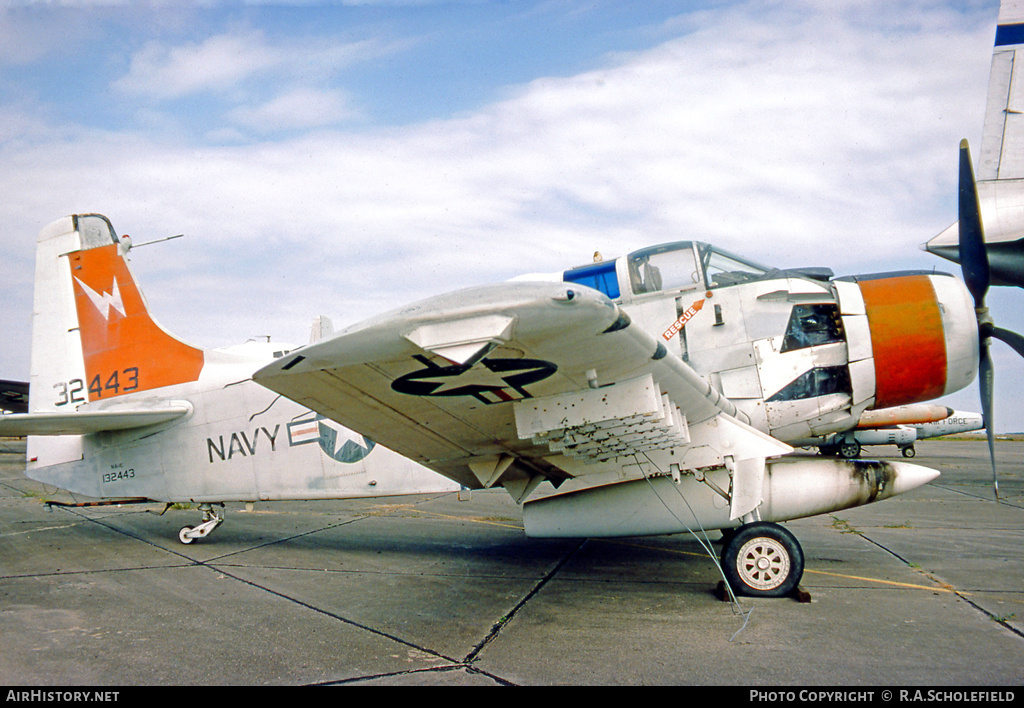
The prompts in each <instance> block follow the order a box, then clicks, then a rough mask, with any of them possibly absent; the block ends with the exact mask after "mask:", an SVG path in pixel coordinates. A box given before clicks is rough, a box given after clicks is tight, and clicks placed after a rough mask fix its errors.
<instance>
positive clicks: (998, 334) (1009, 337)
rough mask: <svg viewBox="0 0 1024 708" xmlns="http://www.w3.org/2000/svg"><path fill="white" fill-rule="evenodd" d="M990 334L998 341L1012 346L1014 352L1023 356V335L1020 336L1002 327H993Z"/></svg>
mask: <svg viewBox="0 0 1024 708" xmlns="http://www.w3.org/2000/svg"><path fill="white" fill-rule="evenodd" d="M991 334H992V336H993V337H995V338H996V339H998V340H999V341H1000V342H1004V343H1006V344H1008V345H1010V346H1011V347H1013V350H1014V351H1015V352H1017V353H1018V354H1020V355H1021V356H1022V357H1024V336H1021V335H1019V334H1017V333H1016V332H1011V331H1010V330H1008V329H1003V328H1002V327H993V328H992V330H991Z"/></svg>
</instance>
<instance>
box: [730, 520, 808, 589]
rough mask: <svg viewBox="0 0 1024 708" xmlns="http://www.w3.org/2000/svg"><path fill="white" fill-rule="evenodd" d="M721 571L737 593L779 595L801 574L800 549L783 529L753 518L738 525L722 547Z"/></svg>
mask: <svg viewBox="0 0 1024 708" xmlns="http://www.w3.org/2000/svg"><path fill="white" fill-rule="evenodd" d="M722 570H723V572H724V573H725V579H726V580H727V581H728V582H729V585H730V586H731V587H732V589H733V590H734V591H735V592H736V593H738V594H740V595H749V596H752V597H782V596H784V595H788V594H789V593H790V592H792V591H793V590H794V589H796V586H797V585H798V584H799V583H800V579H801V578H802V577H803V574H804V552H803V550H802V549H801V548H800V542H799V541H797V540H796V537H795V536H794V535H793V534H791V533H790V532H789V531H787V530H786V529H784V528H782V527H781V526H779V525H778V524H774V523H771V522H768V521H757V522H754V523H752V524H746V525H745V526H741V527H740V529H739V530H738V531H737V532H736V535H735V536H733V538H732V539H731V540H730V542H729V543H728V545H726V546H725V548H724V549H722Z"/></svg>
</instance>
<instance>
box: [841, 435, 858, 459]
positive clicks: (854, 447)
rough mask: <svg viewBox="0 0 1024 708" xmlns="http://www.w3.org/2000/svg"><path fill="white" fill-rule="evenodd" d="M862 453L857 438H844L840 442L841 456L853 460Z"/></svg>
mask: <svg viewBox="0 0 1024 708" xmlns="http://www.w3.org/2000/svg"><path fill="white" fill-rule="evenodd" d="M859 454H860V443H859V442H857V441H856V440H843V441H842V442H841V443H839V456H840V457H843V458H845V459H847V460H852V459H853V458H855V457H857V455H859Z"/></svg>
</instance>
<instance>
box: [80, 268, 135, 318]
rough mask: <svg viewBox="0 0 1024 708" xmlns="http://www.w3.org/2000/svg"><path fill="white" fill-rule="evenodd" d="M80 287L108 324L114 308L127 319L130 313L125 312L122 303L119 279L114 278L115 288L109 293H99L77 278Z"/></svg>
mask: <svg viewBox="0 0 1024 708" xmlns="http://www.w3.org/2000/svg"><path fill="white" fill-rule="evenodd" d="M75 280H76V281H77V282H78V284H79V285H81V286H82V290H83V291H84V292H85V294H86V295H88V296H89V300H91V301H92V304H93V305H95V306H96V309H97V310H99V311H100V314H101V315H103V319H105V320H106V321H107V322H109V321H110V308H111V307H113V308H114V309H115V310H117V311H118V312H120V313H121V316H122V317H126V316H127V314H128V313H126V312H125V310H124V303H123V302H121V290H120V289H119V288H118V287H117V278H116V277H115V278H114V287H113V289H112V291H111V292H109V293H102V294H101V293H98V292H96V291H95V290H93V289H92V288H90V287H89V286H88V285H86V284H85V283H83V282H82V281H81V280H80V279H79V278H77V277H76V278H75Z"/></svg>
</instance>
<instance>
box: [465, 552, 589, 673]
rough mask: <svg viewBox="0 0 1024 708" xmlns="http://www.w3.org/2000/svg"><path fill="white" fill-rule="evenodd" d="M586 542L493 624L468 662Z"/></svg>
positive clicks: (468, 661)
mask: <svg viewBox="0 0 1024 708" xmlns="http://www.w3.org/2000/svg"><path fill="white" fill-rule="evenodd" d="M586 542H587V539H583V540H582V541H580V542H579V543H578V544H576V545H575V546H574V547H573V548H572V549H570V550H569V552H568V553H566V554H565V556H564V557H563V558H562V559H561V560H560V561H559V562H558V563H557V564H556V565H555V566H554V567H553V568H552V569H551V570H550V571H548V572H547V573H545V574H544V577H542V578H541V579H540V580H539V581H537V583H536V584H535V585H534V586H533V587H532V588H531V589H530V591H529V592H528V593H526V595H524V596H523V598H522V599H521V600H520V601H519V602H517V603H516V604H515V606H514V607H513V608H512V609H511V610H510V611H509V612H508V614H506V615H504V616H502V617H501V618H500V619H499V620H498V621H497V622H495V623H494V624H493V625H492V626H491V630H490V631H489V632H488V633H487V636H485V637H484V638H483V639H482V640H481V641H480V642H479V643H478V644H477V645H476V646H475V647H473V650H472V651H470V652H469V654H467V655H466V658H465V663H466V664H471V663H472V662H474V661H476V659H477V657H479V656H480V652H482V651H483V650H484V648H485V647H486V646H487V645H488V644H490V643H491V642H492V641H494V639H495V638H496V637H497V636H498V635H499V634H500V633H501V631H502V630H503V629H504V628H505V626H506V625H508V623H509V622H511V621H512V618H513V617H515V616H516V613H517V612H519V610H521V609H522V608H523V607H524V606H525V605H526V603H528V602H529V601H530V600H532V599H533V598H534V596H536V595H537V593H538V592H540V591H541V589H542V588H543V587H544V586H545V585H547V584H548V582H549V581H550V580H551V579H552V578H554V577H555V576H556V575H558V573H559V571H561V569H562V568H563V567H565V564H566V563H568V562H569V561H570V560H571V559H572V558H573V557H574V556H575V555H576V554H577V553H579V551H580V549H582V548H583V546H584V545H585V544H586Z"/></svg>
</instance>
